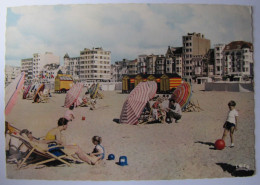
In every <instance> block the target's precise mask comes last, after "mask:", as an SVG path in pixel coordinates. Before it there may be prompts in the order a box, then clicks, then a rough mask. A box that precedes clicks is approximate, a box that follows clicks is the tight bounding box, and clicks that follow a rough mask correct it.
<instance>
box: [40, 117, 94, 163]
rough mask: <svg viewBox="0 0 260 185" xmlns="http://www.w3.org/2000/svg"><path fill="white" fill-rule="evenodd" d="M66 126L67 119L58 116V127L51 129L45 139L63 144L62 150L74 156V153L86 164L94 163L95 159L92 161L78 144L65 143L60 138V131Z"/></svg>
mask: <svg viewBox="0 0 260 185" xmlns="http://www.w3.org/2000/svg"><path fill="white" fill-rule="evenodd" d="M67 128H68V120H67V119H66V118H60V119H59V120H58V127H56V128H53V129H51V130H50V131H49V132H48V133H47V135H46V136H45V140H46V141H55V142H57V143H58V144H61V145H63V147H64V149H63V150H64V152H65V153H67V154H68V155H71V156H72V157H75V158H76V156H75V154H76V155H77V156H78V158H79V159H80V160H82V161H84V162H86V163H88V164H95V161H92V160H91V158H90V157H89V156H88V155H87V154H86V153H85V152H84V151H83V150H82V149H81V148H80V147H79V146H78V145H66V144H65V142H64V140H63V139H62V135H61V132H62V131H63V130H66V129H67Z"/></svg>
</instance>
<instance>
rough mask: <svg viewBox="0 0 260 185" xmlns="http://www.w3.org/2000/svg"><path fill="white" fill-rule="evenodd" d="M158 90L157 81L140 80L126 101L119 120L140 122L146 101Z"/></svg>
mask: <svg viewBox="0 0 260 185" xmlns="http://www.w3.org/2000/svg"><path fill="white" fill-rule="evenodd" d="M156 90H157V84H156V82H154V81H147V82H140V83H139V84H138V85H137V86H136V87H135V88H134V90H133V91H132V92H131V93H130V94H129V96H128V97H127V99H126V101H125V102H124V105H123V108H122V111H121V115H120V121H119V122H120V123H125V124H131V125H136V124H138V119H139V117H140V115H141V113H142V111H143V109H144V107H145V105H146V103H147V102H148V101H149V100H150V99H152V98H153V97H154V96H155V94H156Z"/></svg>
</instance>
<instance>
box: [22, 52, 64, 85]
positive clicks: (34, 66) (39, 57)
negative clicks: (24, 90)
mask: <svg viewBox="0 0 260 185" xmlns="http://www.w3.org/2000/svg"><path fill="white" fill-rule="evenodd" d="M47 64H56V65H60V57H59V56H56V55H54V54H53V53H52V52H45V53H43V54H41V53H34V54H33V57H32V58H26V59H21V71H22V72H25V82H26V83H31V82H34V81H40V80H41V79H42V71H43V68H44V66H45V65H47Z"/></svg>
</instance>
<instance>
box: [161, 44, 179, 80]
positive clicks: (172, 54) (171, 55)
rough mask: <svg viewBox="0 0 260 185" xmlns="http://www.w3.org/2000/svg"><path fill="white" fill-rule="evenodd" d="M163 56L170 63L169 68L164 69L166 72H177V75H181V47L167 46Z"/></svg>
mask: <svg viewBox="0 0 260 185" xmlns="http://www.w3.org/2000/svg"><path fill="white" fill-rule="evenodd" d="M165 57H166V61H169V63H170V62H171V63H172V65H171V69H170V68H169V70H167V69H166V73H177V74H178V75H180V76H182V63H183V53H182V47H170V46H168V49H167V52H166V54H165ZM167 64H168V62H167Z"/></svg>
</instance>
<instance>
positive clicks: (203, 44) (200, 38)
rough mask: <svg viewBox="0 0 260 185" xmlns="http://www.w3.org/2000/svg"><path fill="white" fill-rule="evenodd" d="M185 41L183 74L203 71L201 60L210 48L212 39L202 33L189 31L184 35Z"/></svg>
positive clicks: (183, 41) (189, 74)
mask: <svg viewBox="0 0 260 185" xmlns="http://www.w3.org/2000/svg"><path fill="white" fill-rule="evenodd" d="M182 43H183V50H182V52H183V76H189V77H192V76H196V75H195V68H196V67H197V69H196V70H197V71H203V69H198V68H201V66H202V65H201V62H202V59H203V56H205V55H206V54H207V53H208V51H209V49H210V40H209V39H206V38H204V35H203V34H201V33H195V32H194V33H188V34H187V35H185V36H183V37H182Z"/></svg>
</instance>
